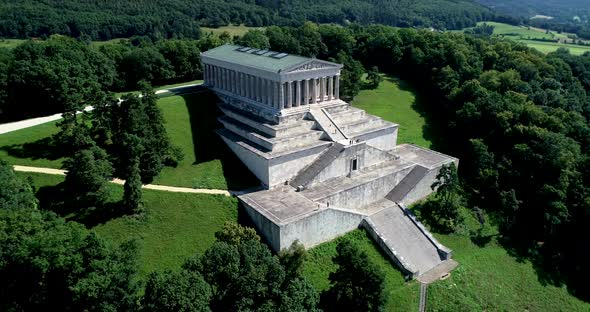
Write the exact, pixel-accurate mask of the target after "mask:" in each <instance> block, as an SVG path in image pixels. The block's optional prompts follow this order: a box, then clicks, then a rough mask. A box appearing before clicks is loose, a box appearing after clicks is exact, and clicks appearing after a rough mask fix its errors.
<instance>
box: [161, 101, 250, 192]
mask: <svg viewBox="0 0 590 312" xmlns="http://www.w3.org/2000/svg"><path fill="white" fill-rule="evenodd" d="M215 101H216V97H215V96H214V95H212V94H211V93H209V92H203V93H197V94H190V95H185V96H172V97H167V98H163V99H160V101H159V103H158V104H159V106H160V109H161V110H162V113H163V115H164V119H165V121H166V130H167V132H168V135H169V136H170V138H171V140H172V142H173V144H175V145H177V146H179V147H180V148H181V149H182V150H183V152H184V159H183V161H182V162H181V163H180V164H179V165H178V167H176V168H171V167H166V168H164V170H162V172H161V174H160V176H159V177H158V178H157V179H156V180H155V181H154V183H156V184H163V185H174V186H185V187H196V188H214V189H230V190H239V189H243V188H247V187H252V186H257V185H259V182H258V181H257V180H256V179H255V178H254V176H253V175H252V174H251V173H250V172H249V171H248V169H247V168H246V167H245V166H244V165H243V164H242V163H241V161H240V160H239V159H238V158H237V157H235V156H234V154H233V153H232V152H231V151H230V150H229V149H228V148H227V146H226V145H225V143H224V142H223V141H222V140H221V138H219V136H218V135H217V134H215V132H214V131H215V129H218V128H220V127H221V125H220V124H219V123H218V122H217V120H216V116H218V114H219V112H218V110H217V106H216V102H215Z"/></svg>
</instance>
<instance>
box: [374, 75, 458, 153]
mask: <svg viewBox="0 0 590 312" xmlns="http://www.w3.org/2000/svg"><path fill="white" fill-rule="evenodd" d="M385 80H387V81H389V82H392V83H395V84H397V85H398V87H399V89H400V90H402V91H407V92H410V93H412V94H414V103H412V106H411V107H412V109H413V110H415V111H416V112H418V114H420V116H421V117H422V118H424V120H425V123H424V126H422V133H423V135H424V138H425V139H426V140H428V141H430V142H432V146H431V148H432V149H433V150H436V151H439V152H443V153H448V152H449V145H448V143H447V140H446V137H447V135H446V130H447V129H448V123H446V122H445V119H444V118H441V116H444V115H441V114H440V111H439V109H437V107H434V106H433V105H432V104H431V103H436V102H439V101H437V100H436V99H434V97H433V96H432V95H431V94H430V92H429V90H428V89H427V88H425V87H424V85H423V84H416V83H412V82H409V81H408V80H403V79H400V78H397V77H395V76H390V75H387V76H385Z"/></svg>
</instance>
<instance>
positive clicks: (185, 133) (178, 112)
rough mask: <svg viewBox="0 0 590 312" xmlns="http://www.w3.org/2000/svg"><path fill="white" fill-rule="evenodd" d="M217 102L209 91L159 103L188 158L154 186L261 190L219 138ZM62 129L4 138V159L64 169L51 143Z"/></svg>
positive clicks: (0, 152) (51, 126)
mask: <svg viewBox="0 0 590 312" xmlns="http://www.w3.org/2000/svg"><path fill="white" fill-rule="evenodd" d="M215 101H216V98H215V97H214V96H213V95H212V94H211V93H209V92H200V93H196V94H188V95H183V96H170V97H165V98H162V99H160V100H159V101H158V106H159V107H160V109H161V111H162V114H163V115H164V119H165V121H166V130H167V132H168V135H169V136H170V138H171V140H172V143H173V144H174V145H176V146H179V147H180V148H181V149H182V150H183V152H184V155H185V157H184V159H183V161H182V162H181V163H180V164H179V165H178V166H177V167H175V168H172V167H165V168H164V170H162V172H161V174H160V176H159V177H158V178H156V180H155V181H154V183H155V184H162V185H171V186H184V187H194V188H209V189H224V190H227V189H230V190H240V189H244V188H248V187H253V186H258V185H259V182H258V181H257V180H256V178H255V177H254V176H253V175H252V174H251V173H250V172H249V171H248V169H247V168H246V167H245V166H244V165H243V164H242V163H241V162H240V161H239V159H238V158H236V157H235V156H234V154H233V153H232V152H231V151H230V150H229V149H228V148H227V147H226V145H225V143H223V141H222V140H221V139H220V138H219V136H217V134H215V132H214V130H215V129H217V128H219V127H221V126H220V125H219V124H218V123H217V120H216V116H217V114H218V113H219V112H218V111H217V107H216V102H215ZM57 130H58V129H57V127H56V126H55V122H51V123H46V124H42V125H38V126H35V127H31V128H26V129H22V130H19V131H14V132H9V133H6V134H3V135H0V158H1V159H4V160H6V161H8V162H9V163H11V164H15V165H26V166H36V167H48V168H60V167H61V162H62V160H63V159H62V158H61V154H60V153H59V150H58V149H57V148H55V147H52V146H51V140H50V136H51V135H52V134H54V133H56V132H57Z"/></svg>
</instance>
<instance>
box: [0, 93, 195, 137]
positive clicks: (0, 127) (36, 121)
mask: <svg viewBox="0 0 590 312" xmlns="http://www.w3.org/2000/svg"><path fill="white" fill-rule="evenodd" d="M198 85H200V84H199V83H193V84H186V85H182V86H178V87H173V88H168V89H162V90H157V91H155V92H154V93H155V94H156V95H158V96H160V97H161V96H164V95H171V94H173V95H186V94H192V93H199V92H203V91H196V92H190V91H188V92H182V91H183V89H190V88H192V87H196V86H198ZM140 96H141V95H140ZM91 110H92V106H86V108H84V111H86V112H88V111H91ZM61 115H62V114H61V113H58V114H53V115H51V116H45V117H37V118H30V119H25V120H19V121H15V122H8V123H4V124H0V134H4V133H8V132H12V131H17V130H21V129H26V128H30V127H34V126H38V125H41V124H44V123H48V122H51V121H56V120H59V119H61Z"/></svg>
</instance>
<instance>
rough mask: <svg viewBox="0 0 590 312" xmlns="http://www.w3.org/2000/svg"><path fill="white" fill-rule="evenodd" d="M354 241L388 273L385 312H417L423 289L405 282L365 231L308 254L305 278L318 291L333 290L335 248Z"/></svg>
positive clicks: (357, 231)
mask: <svg viewBox="0 0 590 312" xmlns="http://www.w3.org/2000/svg"><path fill="white" fill-rule="evenodd" d="M345 238H346V239H351V240H353V241H355V242H356V243H357V246H359V248H361V249H362V250H364V251H366V252H367V254H368V255H369V258H370V259H371V261H372V262H373V263H375V264H376V265H377V266H379V267H380V268H381V269H382V270H383V272H384V273H385V289H386V292H387V294H388V297H387V303H386V311H416V310H417V307H418V298H419V292H420V286H419V284H418V283H417V282H409V283H405V282H404V278H403V275H402V273H401V272H400V271H398V270H397V269H396V267H395V265H394V264H393V263H392V262H391V261H390V260H389V259H388V258H387V256H385V255H384V254H383V253H381V251H380V249H379V247H378V246H377V245H376V244H375V243H374V242H373V241H372V239H371V238H370V237H369V235H368V234H367V233H366V232H365V231H364V230H355V231H353V232H350V233H348V234H346V235H345V236H343V237H340V238H337V239H335V240H333V241H331V242H327V243H324V244H321V245H319V246H317V247H315V248H313V249H311V250H310V251H309V254H308V258H307V260H306V261H305V264H304V270H303V275H304V276H305V277H306V278H307V279H309V280H310V282H311V283H312V284H313V285H314V287H315V288H316V289H318V290H319V291H323V290H326V289H328V288H329V287H330V284H329V280H328V275H329V274H330V272H333V271H335V270H336V265H335V264H334V263H332V257H333V256H335V255H336V245H337V244H338V242H339V241H340V240H342V239H345Z"/></svg>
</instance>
